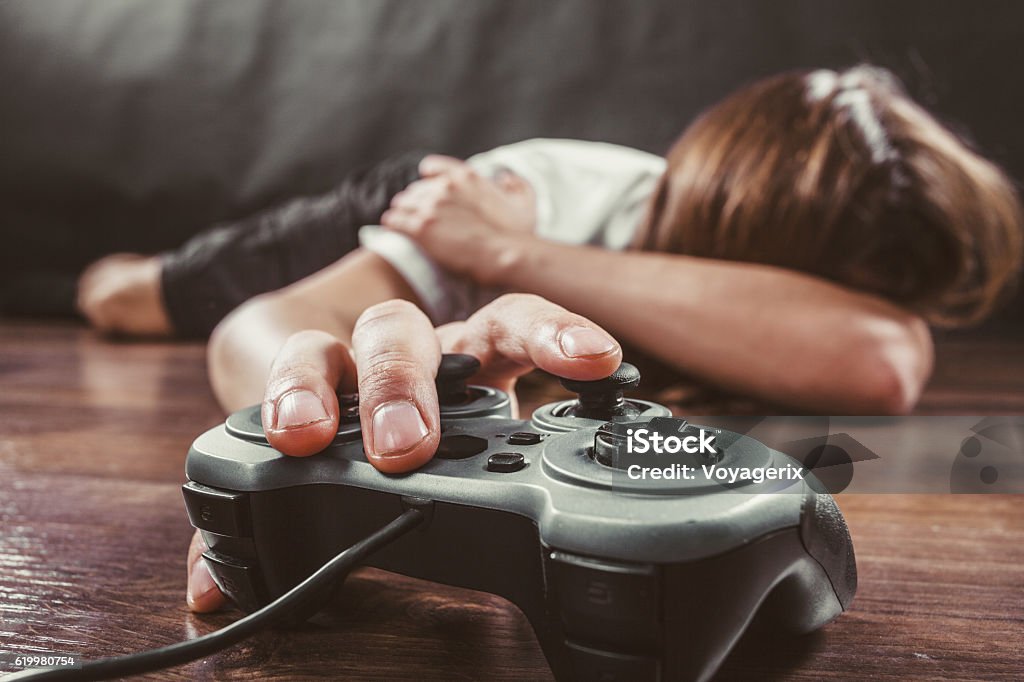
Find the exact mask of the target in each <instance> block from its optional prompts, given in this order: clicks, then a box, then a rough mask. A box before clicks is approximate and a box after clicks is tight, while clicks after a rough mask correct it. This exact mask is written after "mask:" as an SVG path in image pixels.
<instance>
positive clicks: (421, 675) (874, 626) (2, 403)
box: [0, 322, 1024, 680]
mask: <svg viewBox="0 0 1024 682" xmlns="http://www.w3.org/2000/svg"><path fill="white" fill-rule="evenodd" d="M0 324H2V326H0V651H10V652H21V653H33V652H42V651H57V652H73V653H80V654H84V655H85V656H86V657H101V656H108V655H114V654H123V653H128V652H132V651H137V650H140V649H146V648H151V647H155V646H160V645H164V644H168V643H171V642H175V641H178V640H182V639H187V638H191V637H196V636H198V635H200V634H203V633H206V632H210V631H212V630H214V629H216V628H219V627H222V626H224V625H226V624H228V623H230V622H232V621H233V620H235V619H236V618H237V617H238V616H239V613H238V612H237V611H233V610H232V611H226V612H224V613H219V614H214V615H210V616H195V615H192V614H190V613H189V612H188V611H187V609H186V608H185V601H184V589H185V568H184V560H185V551H186V547H187V545H188V540H189V537H190V535H191V527H190V526H189V523H188V520H187V519H186V517H185V514H184V510H183V507H182V502H181V493H180V490H179V486H180V484H181V483H182V482H183V461H184V454H185V452H186V450H187V448H188V445H189V443H190V442H191V440H192V439H193V438H194V437H195V436H196V435H197V434H198V433H200V432H201V431H203V430H204V429H206V428H208V427H210V426H212V425H214V424H216V423H217V422H218V421H220V420H221V419H222V415H221V414H220V412H219V410H218V408H217V406H216V404H215V402H214V400H213V398H212V396H211V394H210V391H209V389H208V387H207V384H206V380H205V376H204V364H203V350H202V348H201V346H199V345H195V344H153V343H148V344H117V343H109V342H104V341H101V340H99V339H97V338H96V337H95V336H93V335H92V334H91V333H90V332H88V331H85V330H83V329H81V328H79V327H76V326H74V325H62V324H45V325H44V324H27V323H9V322H8V323H0ZM1021 341H1022V339H1021V338H1020V337H1016V338H1012V337H1006V336H1003V337H988V338H986V337H974V338H965V337H956V338H950V339H945V340H944V341H943V342H942V344H941V345H940V347H939V355H938V363H937V368H936V373H935V378H934V380H933V382H932V384H931V386H930V387H929V389H928V392H927V394H926V395H925V397H924V399H923V400H922V402H921V408H920V409H921V411H922V412H925V413H931V414H1011V413H1012V414H1021V413H1024V352H1022V350H1021V349H1022V345H1021ZM530 391H531V392H532V395H533V397H532V398H531V397H530V396H526V399H525V400H524V403H525V404H526V406H527V407H529V404H530V403H531V401H532V402H534V403H535V402H537V396H540V395H542V394H543V391H542V390H540V389H538V388H536V387H535V386H534V385H533V384H531V389H530ZM1022 502H1024V499H1022V498H1020V497H1019V496H1010V495H1005V496H997V495H957V496H954V495H893V494H890V495H863V494H847V495H842V496H840V499H839V503H840V506H841V507H842V509H843V512H844V513H845V515H846V518H847V520H848V521H849V524H850V528H851V532H852V534H853V538H854V544H855V546H856V549H857V556H858V562H859V567H860V589H859V591H858V595H857V598H856V599H855V601H854V604H853V607H852V609H851V610H850V611H849V612H847V613H846V614H844V615H843V616H841V617H840V618H839V619H838V620H836V621H835V622H834V623H832V624H831V625H829V626H827V627H826V628H824V629H823V630H822V631H820V632H818V633H815V634H814V635H811V636H807V637H803V638H790V637H783V636H781V635H779V634H777V633H772V632H765V631H757V632H751V633H749V634H748V636H746V637H745V638H744V639H743V640H742V641H741V642H740V644H739V645H738V647H737V648H736V650H735V651H734V652H733V654H732V655H731V656H730V657H729V659H728V660H727V662H726V664H725V665H724V667H723V668H722V670H721V671H720V673H719V676H718V677H719V679H722V680H732V679H807V680H816V679H822V678H833V679H868V678H873V679H903V680H907V679H937V678H945V679H999V680H1019V679H1021V678H1022V676H1024V504H1022ZM464 560H466V561H472V557H464ZM0 672H2V669H0ZM310 677H322V678H328V679H380V680H403V679H415V680H452V679H467V680H475V679H481V680H505V679H516V680H520V679H523V680H543V679H550V672H549V671H548V668H547V665H546V663H545V661H544V657H543V655H542V654H541V652H540V649H539V648H538V646H537V643H536V640H535V638H534V636H533V633H532V631H531V630H530V627H529V625H528V624H527V622H526V620H525V618H524V617H523V616H522V614H520V613H519V612H518V610H517V609H516V608H515V607H513V606H511V605H510V604H509V603H507V602H505V601H503V600H501V599H499V598H497V597H493V596H490V595H486V594H480V593H476V592H470V591H467V590H461V589H457V588H451V587H445V586H439V585H434V584H429V583H424V582H421V581H417V580H413V579H409V578H403V577H399V576H395V575H391V574H387V573H384V572H381V571H376V570H372V569H364V570H361V571H359V572H357V573H356V574H354V575H353V576H352V577H351V578H350V579H349V582H348V584H347V586H346V589H344V590H342V592H341V596H340V597H339V598H338V600H337V601H336V602H335V603H332V604H331V605H330V607H329V608H328V609H327V611H326V612H325V613H324V614H322V615H321V616H319V617H318V618H317V619H316V621H315V622H314V623H311V624H308V625H307V626H305V627H304V628H303V629H301V630H296V631H275V632H266V633H263V634H261V635H259V636H257V637H255V638H253V639H252V640H250V641H248V642H246V643H244V644H242V645H239V646H237V647H235V648H233V649H231V650H229V651H226V652H224V653H222V654H219V655H216V656H211V657H209V658H207V659H205V660H203V661H200V662H197V663H194V664H191V665H189V666H184V667H181V668H177V669H173V670H170V671H165V672H162V673H158V674H156V675H153V676H152V678H154V679H187V680H194V679H261V680H262V679H272V680H296V679H303V678H310Z"/></svg>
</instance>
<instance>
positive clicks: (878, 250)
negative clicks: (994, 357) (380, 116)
mask: <svg viewBox="0 0 1024 682" xmlns="http://www.w3.org/2000/svg"><path fill="white" fill-rule="evenodd" d="M1022 249H1024V247H1022V236H1021V209H1020V205H1019V202H1018V198H1017V195H1016V193H1015V190H1014V187H1013V184H1012V182H1011V181H1010V180H1009V179H1008V178H1007V177H1006V175H1005V174H1004V173H1003V172H1002V171H1001V170H1000V169H999V168H998V167H997V166H996V165H995V164H993V163H992V162H991V161H989V160H987V159H985V158H983V157H982V156H981V155H979V154H978V153H977V152H975V151H974V150H972V149H971V148H970V147H969V146H968V145H967V144H966V143H965V142H964V141H963V140H961V139H960V138H959V137H957V136H956V135H955V134H954V133H953V132H951V131H950V130H949V129H948V128H946V127H944V126H943V125H942V124H940V123H939V122H938V121H937V120H936V119H935V118H934V117H933V116H932V115H931V114H929V113H928V112H927V111H926V110H925V109H924V108H922V107H921V106H920V105H918V104H916V103H915V102H914V101H912V100H911V99H910V98H909V97H908V96H907V94H906V93H905V92H904V90H903V89H902V87H901V86H900V84H899V83H898V82H897V80H896V79H895V78H894V77H893V76H892V75H891V74H890V73H888V72H887V71H885V70H883V69H879V68H874V67H870V66H857V67H854V68H851V69H847V70H845V71H839V72H836V71H829V70H817V71H796V72H789V73H784V74H781V75H776V76H772V77H769V78H766V79H763V80H761V81H758V82H756V83H753V84H752V85H749V86H746V87H743V88H741V89H740V90H738V91H736V92H734V93H733V94H732V95H730V96H728V97H727V98H726V99H724V100H723V101H721V102H719V103H717V104H715V105H714V106H712V107H711V108H709V109H708V110H707V111H705V112H704V113H703V114H702V115H701V116H699V117H698V118H697V119H696V120H695V121H694V122H693V123H692V124H691V125H689V126H688V127H687V128H686V130H684V131H683V133H682V135H681V136H680V137H679V139H678V141H677V142H676V143H675V144H674V145H673V146H672V148H671V149H670V150H669V152H668V154H667V155H666V157H664V158H662V157H658V156H655V155H651V154H647V153H645V152H641V151H638V150H634V149H629V148H625V147H620V146H616V145H611V144H606V143H600V142H589V141H579V140H550V139H533V140H526V141H523V142H519V143H515V144H510V145H507V146H503V147H498V148H496V149H493V150H490V151H486V152H483V153H481V154H477V155H475V156H472V157H470V158H469V159H467V160H464V161H463V160H458V159H454V158H450V157H444V156H438V155H421V154H410V155H406V156H402V157H398V158H394V159H390V160H387V161H385V162H383V163H381V164H379V165H378V166H376V167H374V168H372V169H369V170H367V171H364V172H360V173H355V174H352V175H351V176H349V177H348V178H346V179H344V180H343V181H342V182H341V183H340V184H339V185H338V186H337V187H336V188H335V189H334V190H332V191H331V192H328V193H326V194H324V195H322V196H318V197H310V198H302V199H297V200H294V201H292V202H289V203H288V204H286V205H284V206H283V207H280V208H278V209H274V210H271V211H268V212H265V213H261V214H258V215H256V216H253V217H252V218H249V219H246V220H243V221H240V222H238V223H234V224H227V225H222V226H218V227H216V228H214V229H212V230H211V231H209V232H206V233H204V234H201V235H199V236H197V237H195V238H193V239H192V240H190V241H189V242H188V243H186V244H185V245H183V246H182V247H181V248H179V249H177V250H175V251H172V252H169V253H165V254H161V255H159V256H153V257H144V256H139V255H135V254H116V255H113V256H109V257H107V258H105V259H102V260H100V261H98V262H96V263H94V264H93V265H92V266H90V268H88V269H87V270H86V272H84V273H83V275H82V276H81V279H80V283H79V306H80V309H81V311H82V313H83V314H84V315H85V317H86V318H87V319H88V320H89V321H90V322H91V323H92V324H93V325H94V326H95V327H97V328H98V329H101V330H103V331H106V332H111V333H120V334H129V335H144V336H161V335H178V336H183V337H190V336H191V337H205V336H208V335H209V336H210V347H209V358H210V372H211V379H212V382H213V385H214V388H215V391H216V393H217V395H218V398H219V399H220V401H221V403H222V404H223V405H224V407H225V409H228V410H231V409H236V408H238V407H241V406H243V405H246V404H252V403H256V402H259V401H260V400H261V399H262V397H263V393H264V389H265V381H266V378H267V376H268V372H269V369H270V366H271V362H272V360H273V358H274V356H275V353H276V352H277V351H278V349H279V348H280V347H281V346H282V344H283V343H284V341H285V340H286V339H287V338H288V337H289V336H290V335H291V334H293V333H294V332H297V331H300V330H303V329H313V328H315V329H319V330H323V331H325V332H327V333H329V334H332V335H334V336H335V337H337V338H338V339H340V340H342V341H344V342H347V341H348V340H349V339H350V336H351V332H352V327H353V325H354V323H355V321H356V320H357V319H358V317H359V316H360V314H361V313H362V312H363V311H365V310H366V309H367V308H369V307H371V306H373V305H374V304H377V303H380V302H383V301H388V300H391V299H404V300H407V301H410V302H412V303H414V304H415V305H416V306H418V307H419V308H420V309H422V310H423V311H424V312H425V313H426V314H427V315H428V316H429V318H430V320H431V322H432V323H433V324H434V325H444V324H446V323H450V322H454V321H458V320H465V319H466V318H467V317H469V316H470V315H472V314H473V313H474V312H475V311H477V310H479V309H480V308H481V307H483V306H485V305H486V304H488V303H490V302H492V301H494V300H496V299H497V298H498V297H500V296H502V295H505V294H509V293H513V294H515V293H518V294H530V295H536V296H540V297H543V298H544V299H547V300H548V301H550V302H553V303H555V304H557V305H558V306H562V307H564V308H566V309H568V310H570V311H572V312H573V313H577V314H579V315H582V316H584V317H586V318H589V319H590V320H592V321H593V322H595V323H596V324H598V325H600V326H601V327H602V328H603V329H604V330H607V332H609V333H610V334H611V335H612V336H614V337H615V338H616V339H618V340H620V341H622V342H623V343H625V344H628V345H629V346H630V347H632V348H635V349H636V350H637V351H638V352H641V353H643V354H645V355H648V356H650V357H652V358H654V359H656V360H657V361H658V362H660V363H662V364H663V365H665V366H667V367H668V368H670V369H671V370H672V371H673V372H676V373H678V374H679V375H680V376H686V377H689V378H692V379H696V380H698V381H700V382H702V383H706V384H707V385H710V386H714V387H716V388H719V389H721V390H724V391H728V392H731V393H735V394H738V395H743V396H749V397H751V398H754V399H757V400H764V401H768V402H770V403H771V404H775V405H781V406H785V407H787V408H790V409H796V410H809V411H812V412H817V413H833V414H855V413H873V414H890V413H902V412H906V411H908V410H909V409H911V408H912V407H913V405H914V404H915V402H916V400H917V398H918V396H919V395H920V392H921V390H922V388H923V386H924V384H925V382H926V381H927V379H928V377H929V374H930V371H931V363H932V342H931V334H930V330H929V327H930V326H960V325H966V324H971V323H975V322H977V321H979V320H981V319H983V318H984V317H985V316H986V315H988V314H989V313H990V312H991V311H992V310H993V309H994V307H995V306H996V305H997V303H998V302H999V301H1000V300H1001V298H1002V297H1003V295H1004V293H1005V291H1006V290H1007V289H1008V287H1009V286H1010V285H1011V284H1012V282H1013V281H1014V279H1015V277H1016V275H1017V272H1018V270H1019V265H1020V261H1021V254H1022ZM585 336H586V335H584V337H585ZM599 342H600V340H599V339H597V338H596V337H594V338H590V339H589V340H588V339H587V338H583V337H581V338H580V339H579V340H578V344H579V350H580V352H584V351H587V350H588V343H594V344H597V343H599ZM590 350H592V349H590Z"/></svg>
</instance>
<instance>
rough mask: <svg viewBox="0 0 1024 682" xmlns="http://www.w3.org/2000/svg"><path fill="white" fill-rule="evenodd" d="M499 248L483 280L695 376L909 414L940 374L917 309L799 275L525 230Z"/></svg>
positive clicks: (823, 402) (751, 391)
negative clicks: (531, 296) (591, 324)
mask: <svg viewBox="0 0 1024 682" xmlns="http://www.w3.org/2000/svg"><path fill="white" fill-rule="evenodd" d="M491 248H492V249H493V253H492V255H491V257H490V258H488V259H486V261H487V263H488V265H489V267H488V268H482V269H481V270H480V271H478V272H477V273H476V276H477V277H478V278H481V279H486V280H487V281H488V282H489V283H490V284H494V285H498V286H501V287H505V288H508V289H512V290H516V291H528V292H531V293H536V294H539V295H541V296H544V297H546V298H548V299H550V300H552V301H554V302H556V303H558V304H559V305H563V306H565V307H566V308H569V309H570V310H573V311H575V312H577V313H579V314H581V315H585V316H587V317H590V318H591V319H593V320H594V321H596V322H597V323H599V324H601V325H603V326H604V327H605V328H606V329H607V330H608V331H609V332H611V333H612V334H614V335H615V336H616V337H617V338H619V339H621V340H623V341H627V342H630V343H632V344H634V345H636V346H638V347H640V348H642V349H644V350H645V351H647V352H649V353H650V354H651V355H653V356H655V357H657V358H659V359H660V360H662V361H664V362H667V363H669V364H670V365H673V366H675V367H678V368H679V369H680V370H683V371H685V372H687V373H688V374H690V375H692V376H696V377H699V378H702V379H704V380H707V381H709V382H711V383H713V384H715V385H716V386H720V387H722V388H725V389H727V390H733V391H736V392H740V393H743V394H745V395H749V396H752V397H756V398H760V399H763V400H767V401H770V402H773V403H776V404H782V405H787V406H791V407H793V408H799V409H806V410H813V411H815V412H830V413H835V414H844V413H845V414H866V413H870V414H900V413H905V412H907V411H909V410H910V409H911V408H912V407H913V406H914V404H915V403H916V402H917V399H918V397H919V396H920V393H921V390H922V388H923V387H924V384H925V383H926V381H927V379H928V377H929V375H930V373H931V366H932V342H931V335H930V333H929V330H928V327H927V326H926V325H925V323H924V322H923V321H922V320H921V319H920V318H918V317H916V316H914V315H913V314H911V313H909V312H907V311H905V310H903V309H901V308H899V307H897V306H895V305H892V304H890V303H887V302H885V301H883V300H881V299H878V298H876V297H873V296H869V295H866V294H862V293H859V292H855V291H851V290H849V289H846V288H844V287H841V286H838V285H835V284H832V283H830V282H826V281H824V280H821V279H818V278H814V277H810V276H807V275H804V274H801V273H797V272H793V271H790V270H784V269H781V268H774V267H767V266H761V265H754V264H748V263H735V262H726V261H715V260H709V259H701V258H692V257H687V256H679V255H670V254H655V253H639V252H626V253H621V252H610V251H607V250H603V249H598V248H592V247H579V246H568V245H563V244H554V243H550V242H543V241H540V240H537V239H523V238H519V237H509V238H506V239H499V240H495V241H494V243H493V244H492V245H491Z"/></svg>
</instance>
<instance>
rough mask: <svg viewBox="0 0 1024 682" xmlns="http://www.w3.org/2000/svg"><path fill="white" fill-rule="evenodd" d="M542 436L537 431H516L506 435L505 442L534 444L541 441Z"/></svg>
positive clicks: (510, 443)
mask: <svg viewBox="0 0 1024 682" xmlns="http://www.w3.org/2000/svg"><path fill="white" fill-rule="evenodd" d="M541 440H542V438H541V435H540V434H539V433H532V432H530V431H516V432H515V433H513V434H512V435H510V436H509V437H508V440H506V441H505V442H506V443H508V444H509V445H536V444H537V443H539V442H541Z"/></svg>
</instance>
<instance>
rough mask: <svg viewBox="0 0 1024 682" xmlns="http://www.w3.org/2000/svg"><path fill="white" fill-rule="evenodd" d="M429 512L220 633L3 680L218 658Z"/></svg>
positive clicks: (130, 671)
mask: <svg viewBox="0 0 1024 682" xmlns="http://www.w3.org/2000/svg"><path fill="white" fill-rule="evenodd" d="M428 504H429V503H428ZM430 511H431V510H430V507H429V506H424V507H421V508H417V507H409V508H408V509H406V510H405V511H404V512H402V514H401V515H399V516H398V517H397V518H395V520H394V521H392V522H391V523H389V524H387V525H386V526H384V527H382V528H380V529H379V530H377V531H375V532H374V533H373V534H372V535H369V536H368V537H366V538H364V539H363V540H360V541H359V542H357V543H356V544H354V545H352V546H351V547H349V548H348V549H346V550H344V551H343V552H341V553H340V554H338V555H337V556H335V557H334V558H333V559H331V560H330V561H328V562H327V563H326V564H324V565H323V566H321V567H320V568H319V569H317V571H316V572H315V573H313V575H311V576H309V577H308V578H306V579H305V580H304V581H302V582H301V583H299V584H298V585H296V586H295V587H293V588H292V589H291V590H289V591H288V592H286V593H285V594H283V595H281V596H280V597H278V598H277V599H275V600H274V601H272V602H271V603H269V604H267V605H266V606H264V607H263V608H261V609H260V610H258V611H255V612H253V613H251V614H249V615H248V616H246V617H244V618H242V619H241V620H238V621H235V622H234V623H232V624H231V625H228V626H227V627H225V628H222V629H220V630H217V631H216V632H211V633H209V634H207V635H203V636H202V637H197V638H195V639H190V640H188V641H185V642H178V643H177V644H171V645H170V646H165V647H161V648H159V649H151V650H150V651H142V652H139V653H136V654H128V655H127V656H116V657H113V658H101V659H99V660H96V661H86V662H85V663H84V664H83V665H82V667H81V668H47V669H42V670H39V669H34V670H24V671H21V672H17V673H14V674H13V675H10V676H7V677H4V678H3V680H4V682H15V680H18V681H21V680H62V681H65V682H72V681H73V682H86V680H107V679H112V678H117V677H128V676H130V675H141V674H143V673H148V672H153V671H155V670H161V669H163V668H170V667H173V666H176V665H182V664H185V663H189V662H191V661H195V660H197V659H199V658H204V657H206V656H209V655H211V654H214V653H217V652H218V651H221V650H223V649H226V648H228V647H229V646H232V645H234V644H237V643H238V642H240V641H242V640H243V639H245V638H247V637H250V636H252V635H254V634H256V633H257V632H259V631H260V630H262V629H264V628H266V627H267V626H268V625H270V624H271V623H272V622H273V621H274V620H275V619H277V618H279V617H281V616H282V615H285V614H287V612H289V611H291V610H293V609H294V608H295V607H296V606H297V605H301V604H302V602H303V600H304V599H305V598H307V597H309V596H310V595H311V594H314V593H316V592H318V591H319V590H321V589H324V588H327V587H328V586H330V585H332V584H335V583H337V581H338V580H340V579H342V578H344V577H345V576H346V575H347V574H348V572H349V571H351V570H352V569H353V568H355V567H356V565H357V564H359V563H360V562H362V561H363V560H364V559H366V558H367V557H369V556H370V555H372V554H373V553H375V552H376V551H378V550H380V549H382V548H384V547H386V546H387V545H389V544H391V543H392V542H394V541H395V540H397V539H398V538H400V537H402V536H403V535H405V534H406V533H408V532H409V531H411V530H413V529H414V528H416V527H417V526H419V525H420V524H422V523H423V522H424V521H425V520H427V518H428V517H429V515H430Z"/></svg>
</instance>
